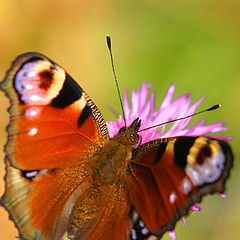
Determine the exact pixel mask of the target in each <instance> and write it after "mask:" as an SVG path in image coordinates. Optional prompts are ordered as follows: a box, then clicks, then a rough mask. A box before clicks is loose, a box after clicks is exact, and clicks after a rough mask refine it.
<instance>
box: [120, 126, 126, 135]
mask: <svg viewBox="0 0 240 240" xmlns="http://www.w3.org/2000/svg"><path fill="white" fill-rule="evenodd" d="M126 130H127V128H126V127H122V128H120V129H119V131H118V134H122V133H124V132H126Z"/></svg>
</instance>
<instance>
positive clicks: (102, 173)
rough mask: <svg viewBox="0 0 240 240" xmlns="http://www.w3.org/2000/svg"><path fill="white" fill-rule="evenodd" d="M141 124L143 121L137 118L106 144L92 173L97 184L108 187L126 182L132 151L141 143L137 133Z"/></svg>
mask: <svg viewBox="0 0 240 240" xmlns="http://www.w3.org/2000/svg"><path fill="white" fill-rule="evenodd" d="M140 124H141V120H139V119H138V118H137V119H136V120H135V121H133V123H132V124H131V126H129V127H123V128H121V129H120V130H119V132H118V134H117V135H116V136H115V137H113V138H112V139H110V140H109V141H108V142H107V143H106V145H105V146H104V147H103V149H102V151H101V152H100V154H99V155H98V157H97V160H96V161H97V164H96V165H95V166H94V168H93V171H92V172H93V179H94V180H95V182H97V183H98V184H99V183H100V184H104V185H106V184H116V183H118V182H119V181H124V178H125V176H126V175H127V172H128V163H129V161H130V160H131V158H132V150H133V148H134V146H135V145H136V144H137V143H138V141H139V135H138V134H137V132H138V130H139V127H140Z"/></svg>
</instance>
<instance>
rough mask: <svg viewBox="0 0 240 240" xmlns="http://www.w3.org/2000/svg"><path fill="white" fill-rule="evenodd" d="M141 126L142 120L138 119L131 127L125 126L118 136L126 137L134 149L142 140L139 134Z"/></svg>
mask: <svg viewBox="0 0 240 240" xmlns="http://www.w3.org/2000/svg"><path fill="white" fill-rule="evenodd" d="M140 126H141V119H139V118H136V119H135V120H134V121H133V122H132V124H131V125H130V126H129V127H126V126H124V127H122V128H120V130H119V131H118V135H119V136H124V137H125V138H126V139H127V140H129V141H130V142H131V144H132V146H133V147H134V146H135V145H136V144H137V143H138V141H139V139H140V136H139V134H138V130H139V128H140Z"/></svg>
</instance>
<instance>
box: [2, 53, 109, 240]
mask: <svg viewBox="0 0 240 240" xmlns="http://www.w3.org/2000/svg"><path fill="white" fill-rule="evenodd" d="M1 89H2V90H3V91H4V92H5V93H6V95H7V96H8V97H9V99H10V102H11V106H10V108H9V113H10V124H9V126H8V142H7V144H6V146H5V152H6V157H5V162H6V169H7V173H6V177H5V179H6V191H5V194H4V196H3V198H2V204H3V205H4V206H5V207H6V209H7V210H8V211H9V213H10V216H11V218H12V219H13V220H14V222H15V224H16V226H17V228H18V229H19V232H20V236H21V238H22V239H28V240H31V239H34V240H37V239H58V238H59V237H61V234H62V233H63V232H64V231H65V230H66V227H67V226H66V225H67V224H66V223H67V222H68V220H69V217H70V213H71V209H72V206H73V205H74V203H75V202H76V200H77V198H78V197H79V195H80V194H82V192H84V190H85V189H86V188H87V186H88V185H89V184H90V180H89V178H88V172H89V166H90V165H91V164H90V157H91V156H93V155H94V154H95V153H96V152H98V151H99V150H100V149H101V148H102V146H103V145H104V143H105V142H106V141H107V140H108V133H107V128H106V125H105V122H104V120H103V118H102V115H101V114H100V112H99V110H98V109H97V107H96V106H95V104H94V103H93V102H92V101H91V99H90V98H89V97H88V96H87V94H86V93H85V92H84V91H83V90H82V88H81V87H80V86H78V84H77V83H76V82H75V81H74V80H73V79H72V78H71V77H70V76H69V75H68V74H67V73H66V72H65V71H64V70H63V69H62V68H61V67H59V66H58V65H56V64H55V63H54V62H52V61H51V60H49V59H48V58H46V57H44V56H42V55H40V54H37V53H28V54H24V55H21V56H19V57H18V58H17V59H16V60H15V61H14V62H13V64H12V66H11V68H10V70H9V71H8V73H7V75H6V77H5V79H4V80H3V82H2V83H1Z"/></svg>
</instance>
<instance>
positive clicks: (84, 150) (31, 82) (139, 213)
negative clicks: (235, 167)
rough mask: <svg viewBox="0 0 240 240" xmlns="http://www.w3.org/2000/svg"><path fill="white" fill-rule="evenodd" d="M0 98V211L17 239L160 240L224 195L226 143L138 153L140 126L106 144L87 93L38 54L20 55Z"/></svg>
mask: <svg viewBox="0 0 240 240" xmlns="http://www.w3.org/2000/svg"><path fill="white" fill-rule="evenodd" d="M1 89H2V90H3V91H4V92H5V94H6V95H7V97H8V98H9V99H10V103H11V106H10V108H9V110H8V111H9V114H10V123H9V125H8V127H7V131H8V141H7V144H6V146H5V153H6V155H5V166H6V176H5V183H6V188H5V193H4V195H3V197H2V199H1V204H2V205H3V206H4V207H5V208H6V210H7V211H8V212H9V214H10V218H11V219H12V220H13V221H14V223H15V225H16V227H17V229H18V231H19V238H20V239H24V240H58V239H60V238H61V237H62V235H63V234H64V233H65V232H67V236H68V238H69V239H71V240H85V239H88V240H96V239H97V240H113V239H114V240H126V239H132V240H140V239H141V240H142V239H150V238H151V237H152V238H153V239H160V238H161V237H162V235H163V234H164V233H165V232H166V231H169V230H172V229H174V227H175V225H176V222H177V221H178V220H179V219H180V218H181V217H182V216H185V215H187V214H188V213H189V209H190V207H191V206H192V205H194V204H195V203H198V202H200V201H201V200H202V197H203V196H205V195H206V194H212V193H216V192H218V193H223V192H224V191H225V181H226V180H227V178H228V177H229V174H230V170H231V167H232V161H233V155H232V151H231V148H230V146H229V145H228V143H226V142H225V141H221V140H217V139H213V138H208V137H204V136H198V137H197V136H196V137H173V138H163V139H157V140H153V141H149V142H147V143H144V144H139V141H140V136H139V134H138V131H139V129H140V127H141V119H139V118H136V119H135V120H134V121H133V122H132V123H131V124H130V125H129V126H125V127H122V128H121V129H120V130H119V132H118V134H116V135H115V136H114V137H113V138H110V137H109V134H108V129H107V126H106V123H105V121H104V118H103V116H102V114H101V112H100V111H99V110H98V108H97V106H96V105H95V104H94V102H93V101H92V100H91V98H89V96H88V95H87V93H86V92H85V91H84V90H83V89H82V88H81V87H80V86H79V85H78V84H77V83H76V82H75V81H74V80H73V79H72V78H71V77H70V75H68V74H67V73H66V71H65V70H64V69H63V68H61V67H60V66H58V65H57V64H56V63H54V62H53V61H52V60H50V59H48V58H47V57H45V56H43V55H41V54H38V53H26V54H23V55H20V56H19V57H18V58H17V59H16V60H15V61H14V62H13V64H12V66H11V68H10V70H9V71H8V72H7V74H6V77H5V79H4V80H3V82H2V83H1ZM153 236H155V237H153Z"/></svg>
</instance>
